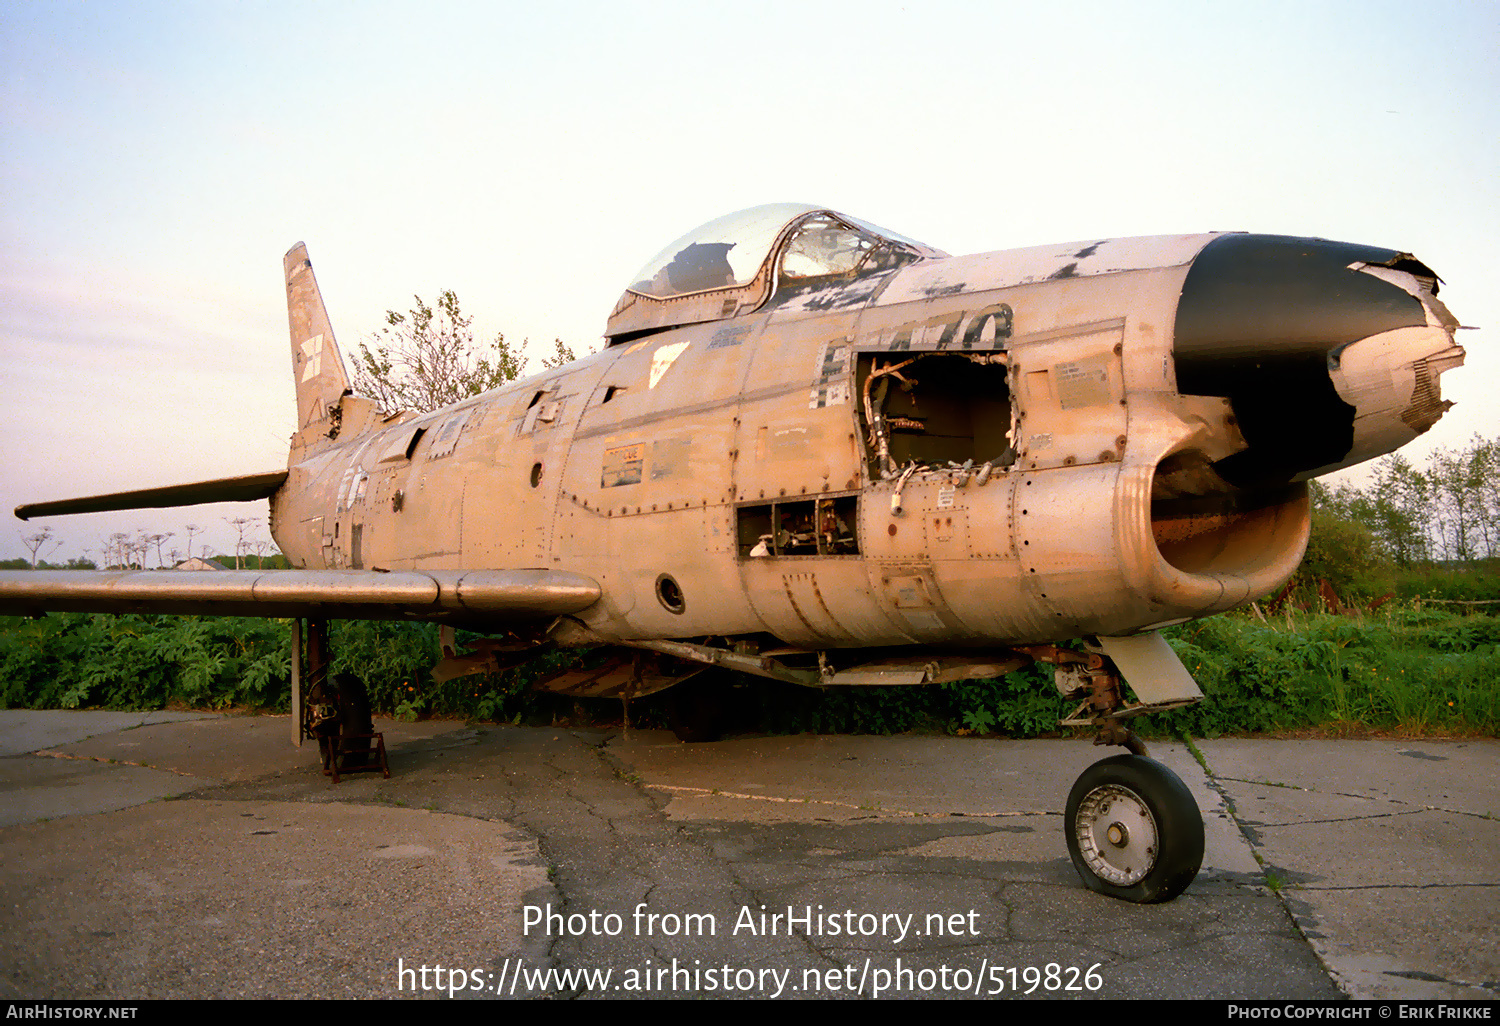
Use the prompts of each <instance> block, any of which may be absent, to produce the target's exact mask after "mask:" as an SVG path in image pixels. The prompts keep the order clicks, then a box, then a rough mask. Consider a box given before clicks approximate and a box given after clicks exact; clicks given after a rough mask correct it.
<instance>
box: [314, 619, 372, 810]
mask: <svg viewBox="0 0 1500 1026" xmlns="http://www.w3.org/2000/svg"><path fill="white" fill-rule="evenodd" d="M292 631H293V634H292V660H293V662H292V667H293V669H292V708H293V716H294V719H295V721H296V727H295V730H296V731H297V735H296V738H295V741H296V743H297V745H298V746H299V747H300V746H301V743H302V740H303V739H304V738H306V739H310V740H311V739H315V740H316V741H317V742H318V754H319V756H320V757H321V758H322V760H323V772H324V774H325V775H327V776H332V777H333V782H334V783H338V780H339V774H340V773H341V772H343V773H352V772H358V771H360V770H362V769H378V770H380V771H381V772H382V773H383V774H384V775H385V776H387V777H389V776H390V775H391V774H390V770H389V768H388V767H387V766H386V761H385V740H384V738H383V737H382V736H381V735H380V734H378V733H376V732H375V724H374V721H373V720H372V719H371V717H370V697H369V693H368V691H367V690H366V689H365V682H364V681H362V680H360V679H359V678H358V677H356V676H355V675H354V674H352V673H339V674H333V675H332V676H330V675H329V673H328V664H329V662H330V658H329V649H328V621H327V620H309V621H308V622H307V645H306V651H307V672H306V675H305V677H304V675H303V672H302V670H303V668H302V661H301V655H302V649H303V645H302V621H301V620H293V621H292ZM304 680H305V681H306V683H307V685H308V686H307V690H306V692H305V693H303V691H302V686H301V685H302V682H303V681H304ZM372 742H374V744H373V745H372Z"/></svg>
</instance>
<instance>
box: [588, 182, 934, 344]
mask: <svg viewBox="0 0 1500 1026" xmlns="http://www.w3.org/2000/svg"><path fill="white" fill-rule="evenodd" d="M946 255H947V254H945V253H943V252H942V251H941V250H936V249H933V248H932V247H930V246H924V245H923V244H922V243H920V242H916V241H914V240H912V239H908V238H906V237H905V236H902V235H897V234H896V233H895V232H889V231H886V230H885V229H884V228H877V227H876V226H875V225H872V224H868V223H866V222H864V221H861V220H859V219H857V218H853V217H849V216H848V215H846V214H839V213H835V212H834V211H832V210H826V209H823V208H822V207H815V206H810V205H808V204H805V203H770V204H767V205H765V206H760V207H751V208H750V209H748V210H741V211H738V212H737V213H733V214H728V215H726V216H724V217H720V218H717V219H715V220H713V221H710V222H708V223H707V224H705V225H702V226H700V227H698V228H695V229H694V230H693V231H690V232H688V233H687V234H686V235H684V236H683V237H682V238H680V239H678V240H677V241H676V242H673V243H672V244H671V245H670V246H668V247H667V248H666V249H664V250H662V251H661V252H660V253H658V254H657V255H656V256H655V257H653V258H652V259H651V260H650V261H648V262H647V264H646V266H645V267H643V268H641V270H640V271H639V272H638V273H637V274H636V275H635V278H634V284H632V285H630V286H629V287H628V288H627V289H626V290H625V294H624V295H623V296H621V297H620V301H619V302H618V303H617V304H615V309H614V312H613V313H612V314H610V318H609V323H608V325H607V326H606V327H605V332H604V333H605V335H606V336H607V337H608V339H609V342H610V344H614V343H616V342H623V341H626V340H628V339H631V338H636V337H639V336H641V335H645V334H649V333H651V332H655V331H662V330H665V329H667V328H677V327H681V326H683V325H686V324H702V323H704V322H707V321H719V320H726V319H728V318H730V317H735V316H738V315H740V314H747V313H750V312H752V311H754V310H757V309H759V308H760V307H761V306H763V305H764V304H765V302H766V301H767V299H768V298H770V296H771V295H772V294H773V293H775V292H778V291H781V290H783V289H787V288H807V287H813V286H818V285H826V286H837V285H840V284H843V283H847V282H853V281H856V280H858V279H861V278H864V277H866V276H868V275H873V274H877V273H880V272H883V271H891V270H894V269H895V268H897V267H900V266H902V265H904V264H908V263H911V262H912V261H914V260H921V259H923V258H924V257H933V256H946Z"/></svg>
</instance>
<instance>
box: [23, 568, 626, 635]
mask: <svg viewBox="0 0 1500 1026" xmlns="http://www.w3.org/2000/svg"><path fill="white" fill-rule="evenodd" d="M599 594H600V589H599V585H598V583H597V582H595V581H593V580H591V579H589V578H587V577H583V576H581V575H579V574H572V573H567V572H566V571H562V570H545V569H520V570H426V571H416V570H401V571H392V572H390V573H384V572H381V571H378V570H223V571H213V570H202V571H186V570H111V571H86V570H7V571H0V615H7V616H31V615H35V614H39V613H45V612H83V613H174V614H179V615H204V616H263V617H285V616H306V617H322V618H328V619H342V620H432V621H439V622H448V623H475V622H494V621H496V620H511V619H541V618H545V617H553V616H561V615H563V614H566V613H576V612H578V611H579V610H582V609H586V608H587V607H589V606H591V605H593V604H594V602H596V601H597V600H598V598H599Z"/></svg>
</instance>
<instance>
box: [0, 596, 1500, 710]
mask: <svg viewBox="0 0 1500 1026" xmlns="http://www.w3.org/2000/svg"><path fill="white" fill-rule="evenodd" d="M1458 608H1460V607H1437V606H1432V605H1422V606H1418V605H1416V604H1413V603H1406V602H1392V603H1388V604H1387V605H1385V606H1383V607H1381V609H1380V610H1379V611H1377V612H1375V613H1370V614H1365V615H1363V616H1357V617H1351V616H1339V615H1334V614H1329V613H1321V612H1317V613H1308V612H1302V611H1300V610H1294V609H1292V608H1290V607H1288V608H1287V609H1285V610H1283V611H1282V612H1280V613H1277V614H1275V615H1271V616H1268V617H1266V619H1265V620H1262V619H1260V618H1258V617H1257V616H1256V614H1255V613H1254V612H1253V611H1242V612H1237V613H1230V614H1226V615H1224V616H1217V617H1212V618H1210V619H1207V620H1200V621H1197V622H1194V623H1191V624H1185V625H1183V626H1181V627H1177V628H1173V629H1171V630H1169V631H1167V632H1166V633H1167V635H1168V637H1169V639H1170V640H1171V643H1172V645H1173V647H1174V648H1175V649H1176V650H1177V652H1178V654H1179V655H1180V656H1181V657H1182V659H1183V661H1184V662H1185V663H1186V664H1187V667H1188V669H1189V670H1191V671H1192V672H1193V675H1194V676H1195V677H1196V678H1197V679H1198V681H1199V683H1200V684H1201V685H1202V687H1203V690H1204V692H1205V693H1206V694H1207V695H1208V701H1206V702H1204V703H1202V704H1200V705H1198V706H1195V707H1193V708H1191V709H1184V710H1178V711H1176V712H1173V713H1167V714H1162V715H1158V716H1154V717H1151V718H1150V719H1148V720H1146V721H1144V722H1143V724H1142V726H1144V727H1146V728H1148V729H1149V730H1151V731H1152V732H1153V733H1156V734H1159V735H1170V734H1172V733H1176V732H1184V733H1187V734H1189V735H1194V736H1216V735H1220V734H1227V733H1246V732H1255V731H1269V730H1297V729H1307V728H1322V729H1325V730H1326V729H1330V728H1331V729H1333V730H1334V731H1335V732H1349V733H1355V732H1360V731H1370V730H1374V731H1386V730H1389V731H1403V732H1413V733H1443V734H1474V733H1484V734H1492V735H1494V734H1500V689H1497V688H1496V686H1495V682H1496V681H1497V680H1500V618H1497V617H1495V616H1491V615H1487V614H1485V613H1468V612H1461V611H1455V610H1456V609H1458ZM330 629H331V634H332V645H333V650H334V652H335V653H336V658H335V662H334V670H335V671H341V670H349V671H350V672H354V673H357V674H359V675H360V676H361V677H363V678H364V679H365V680H366V682H367V683H368V686H369V691H370V698H371V703H372V705H373V706H374V707H375V708H376V709H377V710H379V711H381V712H384V713H390V714H395V715H400V716H405V717H409V718H410V717H416V716H422V715H442V716H463V717H467V718H473V719H478V720H484V721H491V722H496V721H498V722H508V723H520V722H525V723H550V722H559V721H561V720H564V719H566V720H568V721H569V722H575V723H577V722H599V723H616V722H619V720H620V718H621V715H622V710H621V708H620V704H619V703H618V702H616V701H612V700H610V701H589V702H580V701H576V700H574V699H571V698H563V697H558V696H554V695H546V694H538V693H536V692H533V691H532V690H531V684H532V682H533V681H534V680H535V679H536V678H537V677H538V676H540V675H541V674H544V673H546V672H548V671H550V670H552V669H554V668H556V667H559V666H561V665H563V664H564V663H566V662H568V661H571V660H575V659H578V658H580V657H581V656H580V655H579V654H576V653H561V652H560V653H552V654H550V655H547V656H544V657H542V658H540V659H537V660H534V661H532V662H530V663H527V664H525V665H523V666H521V667H518V668H517V669H515V670H511V671H509V672H506V673H501V674H481V675H475V676H469V677H460V678H457V679H455V680H451V681H448V682H446V683H444V684H434V683H433V682H432V679H431V677H430V675H429V669H430V667H431V666H432V665H433V664H434V663H435V662H436V661H437V659H438V656H439V652H438V645H437V631H436V629H435V628H433V627H430V626H426V625H422V624H408V623H361V622H335V623H333V624H331V625H330ZM289 666H290V631H289V629H288V626H287V623H286V622H285V621H265V620H252V619H240V618H218V619H216V618H197V617H167V616H117V617H116V616H99V615H89V614H82V613H62V614H53V615H51V616H48V617H45V618H43V619H39V620H25V619H20V618H5V619H0V706H3V707H6V708H16V707H29V708H57V707H61V708H84V707H98V708H110V709H155V708H162V707H164V706H168V705H187V706H193V707H201V708H212V709H222V708H228V707H231V706H234V707H249V708H257V709H267V710H278V711H285V710H286V708H287V706H288V703H289V686H288V672H289ZM730 694H731V699H730V700H731V701H732V702H733V704H734V705H735V710H734V712H735V717H734V720H735V722H736V723H737V724H738V725H739V727H740V729H745V730H756V731H765V732H772V733H789V732H798V731H813V732H840V733H892V732H899V731H905V730H939V731H947V732H951V733H976V734H992V733H993V734H1003V735H1007V736H1011V737H1036V736H1039V735H1043V734H1048V733H1052V732H1054V731H1055V730H1056V729H1057V722H1058V720H1059V718H1060V717H1061V714H1062V713H1063V712H1064V708H1063V706H1064V703H1063V701H1062V699H1061V698H1060V697H1059V696H1058V694H1057V692H1056V691H1055V690H1054V689H1053V687H1052V684H1051V671H1050V669H1049V668H1047V667H1043V666H1031V667H1027V668H1026V669H1023V670H1021V671H1019V672H1017V673H1014V674H1011V675H1009V676H1007V677H1004V678H1001V679H998V680H978V681H967V682H964V683H962V684H942V685H935V686H932V687H923V688H911V687H907V688H899V687H892V688H839V689H829V690H827V691H817V690H813V689H807V688H797V687H792V686H789V685H780V684H776V683H773V682H767V681H759V680H753V681H752V680H747V681H746V682H745V684H744V686H742V687H738V688H735V689H733V691H732V692H730ZM663 699H664V696H661V695H657V696H652V697H650V698H647V699H642V700H639V701H637V702H635V703H633V704H632V706H631V713H630V718H631V722H632V723H634V724H636V725H640V726H652V725H659V724H661V723H664V722H665V716H664V711H663Z"/></svg>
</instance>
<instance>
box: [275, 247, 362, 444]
mask: <svg viewBox="0 0 1500 1026" xmlns="http://www.w3.org/2000/svg"><path fill="white" fill-rule="evenodd" d="M282 267H283V269H284V270H285V271H286V313H287V320H288V322H289V323H290V326H291V331H292V374H293V376H294V377H295V379H296V382H297V426H298V429H299V433H298V437H297V440H296V442H295V443H294V445H297V444H300V445H302V446H307V445H311V444H313V443H314V442H315V441H317V440H318V438H319V436H321V437H323V438H335V437H337V435H338V433H339V426H340V423H341V421H342V419H343V415H342V410H341V407H340V402H339V400H340V399H342V398H343V396H344V394H345V393H346V392H348V391H349V375H348V374H347V373H345V371H344V358H343V357H342V356H341V355H340V354H339V347H338V344H337V343H336V342H334V340H333V326H332V325H331V324H330V323H329V322H328V311H327V310H326V309H324V307H323V296H322V294H321V293H320V292H319V291H318V282H317V279H315V278H314V277H313V269H312V261H310V260H308V259H307V246H305V245H304V244H303V243H300V242H299V243H297V244H296V245H295V246H293V247H292V248H291V249H289V250H288V251H287V254H286V256H285V257H284V258H283V259H282Z"/></svg>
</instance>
